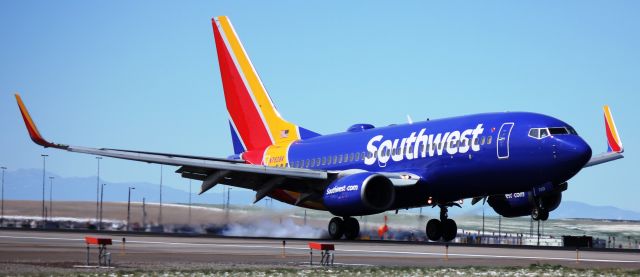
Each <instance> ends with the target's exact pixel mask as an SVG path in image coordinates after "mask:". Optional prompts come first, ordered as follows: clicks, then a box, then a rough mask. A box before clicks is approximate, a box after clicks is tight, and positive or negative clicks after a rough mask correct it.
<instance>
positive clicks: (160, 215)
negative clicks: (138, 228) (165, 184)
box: [158, 165, 162, 225]
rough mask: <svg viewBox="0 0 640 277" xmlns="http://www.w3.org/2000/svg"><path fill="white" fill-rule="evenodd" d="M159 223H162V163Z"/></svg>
mask: <svg viewBox="0 0 640 277" xmlns="http://www.w3.org/2000/svg"><path fill="white" fill-rule="evenodd" d="M158 224H160V225H162V165H160V212H159V213H158Z"/></svg>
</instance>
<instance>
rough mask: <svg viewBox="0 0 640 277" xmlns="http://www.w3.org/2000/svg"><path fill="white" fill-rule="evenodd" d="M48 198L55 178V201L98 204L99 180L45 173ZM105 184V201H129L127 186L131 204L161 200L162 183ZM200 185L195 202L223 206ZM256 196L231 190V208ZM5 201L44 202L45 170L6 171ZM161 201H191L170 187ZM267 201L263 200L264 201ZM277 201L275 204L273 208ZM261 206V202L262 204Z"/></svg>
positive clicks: (184, 192)
mask: <svg viewBox="0 0 640 277" xmlns="http://www.w3.org/2000/svg"><path fill="white" fill-rule="evenodd" d="M46 176H47V179H46V182H45V184H46V188H45V195H46V199H47V200H49V176H53V177H54V180H53V199H54V201H55V200H75V201H96V193H97V192H96V177H95V176H94V177H80V178H79V177H62V176H59V175H57V174H54V173H51V172H47V174H46ZM100 183H105V184H106V185H105V189H104V201H120V202H125V201H127V196H128V187H129V186H132V187H135V190H134V191H132V194H131V195H132V196H131V198H132V199H131V201H134V202H140V201H142V197H145V199H146V201H147V202H158V201H159V199H160V187H159V184H151V183H141V182H124V183H112V182H109V181H107V180H102V179H101V180H100ZM199 191H200V186H199V183H198V182H194V184H193V195H192V197H191V201H192V202H193V203H203V204H221V203H222V194H221V193H213V192H211V191H210V192H206V193H204V194H202V195H198V194H197V193H198V192H199ZM254 195H255V193H254V192H252V191H249V190H245V189H238V188H234V189H233V190H231V198H230V200H231V201H230V202H231V204H232V205H246V204H251V203H252V202H253V197H254ZM4 196H5V199H12V200H41V199H42V170H39V169H20V170H16V171H7V172H6V173H5V190H4ZM162 201H163V202H164V203H187V202H189V192H188V190H180V189H175V188H172V187H168V186H166V185H165V186H163V188H162ZM262 201H264V200H262ZM276 202H277V201H273V203H274V205H275V204H276ZM260 204H262V203H260Z"/></svg>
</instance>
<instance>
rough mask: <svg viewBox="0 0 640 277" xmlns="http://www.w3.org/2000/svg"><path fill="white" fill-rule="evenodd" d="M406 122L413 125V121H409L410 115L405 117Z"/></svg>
mask: <svg viewBox="0 0 640 277" xmlns="http://www.w3.org/2000/svg"><path fill="white" fill-rule="evenodd" d="M407 122H409V124H413V119H411V116H410V115H407Z"/></svg>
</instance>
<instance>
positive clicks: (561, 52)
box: [0, 1, 640, 211]
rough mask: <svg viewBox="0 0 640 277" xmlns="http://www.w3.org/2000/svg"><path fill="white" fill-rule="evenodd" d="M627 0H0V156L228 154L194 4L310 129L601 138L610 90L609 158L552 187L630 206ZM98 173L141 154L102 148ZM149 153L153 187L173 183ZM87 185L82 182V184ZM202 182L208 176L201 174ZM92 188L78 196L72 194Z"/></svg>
mask: <svg viewBox="0 0 640 277" xmlns="http://www.w3.org/2000/svg"><path fill="white" fill-rule="evenodd" d="M639 10H640V2H638V1H468V2H463V1H437V2H431V1H403V2H395V1H388V2H376V1H335V2H330V1H321V2H320V1H319V2H313V3H308V2H307V1H278V2H275V1H228V2H223V1H204V2H182V1H167V2H161V1H135V2H133V3H131V2H130V1H109V2H88V1H55V2H47V1H38V2H36V1H2V2H1V3H0V38H1V39H0V42H1V43H0V128H2V131H1V132H0V134H2V135H1V136H0V164H1V165H4V166H7V167H9V168H10V170H13V169H18V168H40V167H41V163H42V160H41V158H40V154H42V153H46V154H49V155H50V158H49V160H48V162H47V168H48V169H50V170H51V171H53V172H56V173H58V174H60V175H63V176H91V175H95V171H96V161H95V159H94V158H93V157H92V156H87V155H81V154H74V153H66V152H62V151H54V150H48V149H47V150H43V149H42V148H40V147H37V146H36V145H34V144H33V143H32V142H31V141H30V140H29V139H28V136H27V133H26V130H25V128H24V126H23V123H22V119H21V118H20V116H19V112H18V109H17V106H16V104H15V101H14V99H13V93H14V92H16V91H19V92H20V93H21V94H22V96H23V99H24V100H25V102H26V104H27V106H28V107H29V108H30V110H31V113H32V116H33V117H34V119H35V120H36V122H37V124H38V127H39V129H40V132H42V133H43V134H44V135H45V136H46V137H48V138H49V139H51V140H53V141H56V142H62V143H67V144H72V145H82V146H95V147H112V148H122V149H135V150H148V151H162V152H171V153H183V154H196V155H209V156H220V157H226V156H227V155H228V154H230V153H231V152H232V145H231V142H230V138H229V129H228V123H227V112H226V110H225V106H224V99H223V96H222V91H221V89H222V86H221V83H220V77H219V71H218V65H217V58H216V56H215V48H214V43H213V36H212V30H211V23H210V20H211V17H213V16H217V15H228V16H229V17H230V19H231V20H232V22H233V24H234V26H235V29H236V31H237V32H238V35H239V36H240V38H241V39H242V41H243V43H244V46H245V48H246V50H247V52H248V53H249V55H250V56H251V58H252V61H253V64H254V66H255V67H256V69H257V70H258V72H259V73H260V75H261V78H262V80H263V82H264V83H265V85H266V86H267V88H268V89H269V91H270V94H271V98H272V99H273V101H274V102H275V103H276V105H277V106H278V109H279V111H280V112H281V114H283V115H284V116H285V117H286V118H287V119H288V120H290V121H293V122H295V123H297V124H299V125H301V126H304V127H306V128H308V129H311V130H314V131H317V132H320V133H333V132H339V131H343V130H345V129H346V128H347V127H348V126H349V125H351V124H352V123H359V122H368V123H372V124H375V125H388V124H391V123H400V122H404V121H405V120H406V114H410V115H411V116H412V117H413V119H414V120H423V119H426V118H441V117H448V116H455V115H461V114H469V113H477V112H488V111H507V110H508V111H535V112H540V113H544V114H548V115H551V116H555V117H558V118H560V119H562V120H564V121H567V122H569V123H570V124H572V125H573V126H574V127H575V128H576V129H577V130H578V132H579V133H580V135H581V136H583V137H584V138H585V139H586V140H587V141H588V142H589V143H590V144H591V146H592V148H593V149H594V152H595V153H598V152H601V151H604V150H605V149H606V141H605V135H604V127H603V119H602V111H601V106H602V105H603V104H609V105H611V107H612V109H613V113H614V116H615V119H616V123H617V125H618V128H619V130H620V135H621V136H622V140H623V143H624V145H625V148H626V152H625V154H626V158H625V159H623V160H619V161H616V162H613V163H609V164H605V165H601V166H597V167H593V168H588V169H585V170H584V171H582V172H581V173H580V174H579V175H578V176H576V177H575V178H574V179H572V180H571V181H570V185H569V190H568V191H567V192H566V193H565V194H564V199H568V200H577V201H582V202H588V203H591V204H596V205H615V206H619V207H622V208H626V209H631V210H635V211H640V206H638V204H636V203H637V201H636V199H637V195H640V189H638V181H637V175H636V174H634V173H633V171H634V170H636V169H637V165H638V162H639V159H638V155H637V151H636V149H638V148H640V144H639V143H638V141H637V137H638V135H640V134H639V128H638V124H637V121H636V120H637V119H638V118H640V111H639V109H638V106H639V105H638V104H640V101H639V96H638V92H640V78H639V76H640V51H638V49H640V32H639V31H638V30H640V17H639V16H638V11H639ZM101 167H102V168H101V170H102V172H101V173H102V177H104V178H105V179H107V180H109V181H113V182H118V181H148V182H158V181H159V170H160V169H159V166H158V165H149V164H145V163H137V162H129V161H119V160H115V159H104V160H102V166H101ZM173 170H175V168H170V167H165V171H164V177H165V178H164V181H165V184H167V185H169V186H172V187H176V188H182V189H187V185H188V181H187V180H185V179H181V178H179V176H178V175H177V174H174V173H172V171H173ZM88 185H93V184H88ZM216 189H217V190H219V188H216ZM87 199H89V200H90V199H92V195H89V196H87Z"/></svg>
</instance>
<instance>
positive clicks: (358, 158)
mask: <svg viewBox="0 0 640 277" xmlns="http://www.w3.org/2000/svg"><path fill="white" fill-rule="evenodd" d="M359 160H360V152H356V161H359Z"/></svg>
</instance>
